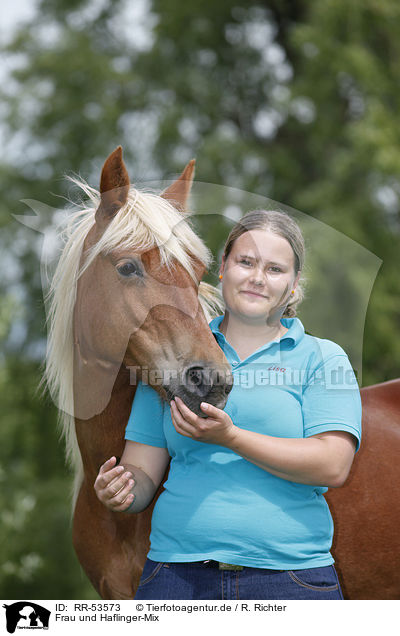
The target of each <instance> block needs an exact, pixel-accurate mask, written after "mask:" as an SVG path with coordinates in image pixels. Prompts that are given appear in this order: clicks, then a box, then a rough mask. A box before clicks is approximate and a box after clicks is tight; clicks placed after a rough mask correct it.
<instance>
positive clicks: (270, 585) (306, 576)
mask: <svg viewBox="0 0 400 636" xmlns="http://www.w3.org/2000/svg"><path fill="white" fill-rule="evenodd" d="M144 599H152V600H161V599H162V600H189V599H190V600H235V599H251V600H258V599H260V600H316V599H317V600H324V601H326V600H340V599H343V596H342V592H341V589H340V585H339V581H338V578H337V574H336V570H335V568H334V567H333V565H328V566H326V567H320V568H310V569H307V570H266V569H262V568H249V567H243V570H240V571H232V570H220V569H219V568H218V563H217V562H216V561H198V562H195V563H158V562H157V561H152V560H151V559H147V561H146V563H145V566H144V569H143V574H142V577H141V579H140V582H139V587H138V590H137V593H136V596H135V600H144Z"/></svg>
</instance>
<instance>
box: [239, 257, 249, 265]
mask: <svg viewBox="0 0 400 636" xmlns="http://www.w3.org/2000/svg"><path fill="white" fill-rule="evenodd" d="M240 262H241V263H242V265H251V262H250V261H248V260H247V259H246V258H242V259H241V261H240Z"/></svg>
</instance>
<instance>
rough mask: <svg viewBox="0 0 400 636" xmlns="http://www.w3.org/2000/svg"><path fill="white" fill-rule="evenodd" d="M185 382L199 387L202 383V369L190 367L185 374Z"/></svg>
mask: <svg viewBox="0 0 400 636" xmlns="http://www.w3.org/2000/svg"><path fill="white" fill-rule="evenodd" d="M186 377H187V380H188V382H189V383H190V384H194V385H195V386H199V385H200V384H201V383H202V382H203V369H202V367H190V369H188V370H187V372H186Z"/></svg>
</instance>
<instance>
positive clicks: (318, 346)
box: [125, 316, 361, 570]
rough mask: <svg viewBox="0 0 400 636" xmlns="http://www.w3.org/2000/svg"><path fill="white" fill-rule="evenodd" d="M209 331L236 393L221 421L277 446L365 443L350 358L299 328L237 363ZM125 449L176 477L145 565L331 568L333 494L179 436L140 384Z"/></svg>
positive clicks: (155, 521) (293, 324)
mask: <svg viewBox="0 0 400 636" xmlns="http://www.w3.org/2000/svg"><path fill="white" fill-rule="evenodd" d="M222 318H223V316H219V317H217V318H215V319H214V320H212V321H211V323H210V328H211V330H212V332H213V333H214V335H215V338H216V340H217V342H218V344H219V345H220V347H221V349H222V350H223V352H224V354H225V356H226V358H227V359H228V361H229V363H230V364H231V367H232V372H233V377H234V385H233V389H232V391H231V393H230V394H229V398H228V402H227V404H226V407H225V411H226V412H227V413H228V414H229V415H230V417H231V418H232V421H233V422H234V424H235V425H236V426H239V427H240V428H243V429H246V430H249V431H256V432H258V433H263V434H265V435H271V436H275V437H290V438H301V437H309V436H311V435H315V434H318V433H322V432H324V431H334V430H338V431H347V432H348V433H351V434H352V435H353V436H354V437H355V438H356V440H357V447H358V445H359V442H360V438H361V401H360V393H359V389H358V385H357V382H356V379H355V376H354V373H353V370H352V368H351V365H350V362H349V360H348V358H347V355H346V354H345V352H344V351H343V349H341V347H339V346H338V345H337V344H335V343H333V342H331V341H329V340H322V339H319V338H315V337H313V336H310V335H307V334H305V332H304V328H303V325H302V323H301V322H300V320H299V319H298V318H288V319H282V320H281V322H282V324H283V325H284V326H285V327H287V328H288V331H287V333H286V334H285V335H284V336H283V337H282V338H281V339H280V340H274V341H272V342H268V343H267V344H265V345H264V346H262V347H260V348H259V349H257V351H255V352H254V353H252V354H251V355H250V356H248V357H247V358H246V359H245V360H240V358H239V356H238V354H237V353H236V351H235V350H234V349H233V347H232V346H231V345H230V344H229V342H228V341H227V340H226V338H225V336H224V335H223V334H222V333H221V332H220V331H219V325H220V323H221V321H222ZM125 437H126V439H129V440H133V441H137V442H141V443H142V444H149V445H151V446H158V447H163V448H167V449H168V452H169V454H170V456H171V467H170V472H169V477H168V480H167V481H166V483H165V490H164V491H163V492H162V494H161V495H160V497H159V499H158V501H157V503H156V505H155V508H154V512H153V517H152V527H151V536H150V543H151V547H150V551H149V554H148V556H149V558H150V559H153V560H154V561H163V562H168V561H179V562H183V561H199V560H203V559H214V560H216V561H224V562H227V563H234V564H237V565H247V566H251V567H260V568H271V569H278V570H287V569H289V570H291V569H303V568H311V567H320V566H324V565H330V564H331V563H333V558H332V556H331V554H330V548H331V544H332V535H333V522H332V517H331V515H330V512H329V508H328V505H327V503H326V500H325V498H324V492H326V490H327V488H325V487H323V486H309V485H306V484H299V483H296V482H293V481H288V480H285V479H281V478H279V477H276V476H275V475H272V474H270V473H268V472H267V471H266V470H263V469H262V468H259V467H258V466H255V465H254V464H252V463H251V462H249V461H248V460H246V459H244V458H242V457H241V456H240V455H238V454H236V453H235V452H233V451H232V450H229V449H227V448H225V447H223V446H218V445H216V444H206V443H203V442H198V441H195V440H192V439H190V438H188V437H185V436H183V435H180V434H179V433H177V432H176V430H175V428H174V426H173V423H172V420H171V415H170V407H169V405H168V404H166V403H164V402H163V401H162V400H161V399H160V398H159V396H158V394H157V393H156V392H155V391H154V389H152V388H151V387H149V386H148V385H144V384H139V386H138V389H137V392H136V395H135V399H134V401H133V406H132V412H131V416H130V418H129V422H128V425H127V428H126V435H125Z"/></svg>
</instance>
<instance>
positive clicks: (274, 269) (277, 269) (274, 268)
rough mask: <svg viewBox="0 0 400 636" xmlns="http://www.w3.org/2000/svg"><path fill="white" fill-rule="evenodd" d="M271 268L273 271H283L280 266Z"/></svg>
mask: <svg viewBox="0 0 400 636" xmlns="http://www.w3.org/2000/svg"><path fill="white" fill-rule="evenodd" d="M271 270H272V271H273V272H281V271H282V270H281V268H280V267H271Z"/></svg>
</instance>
